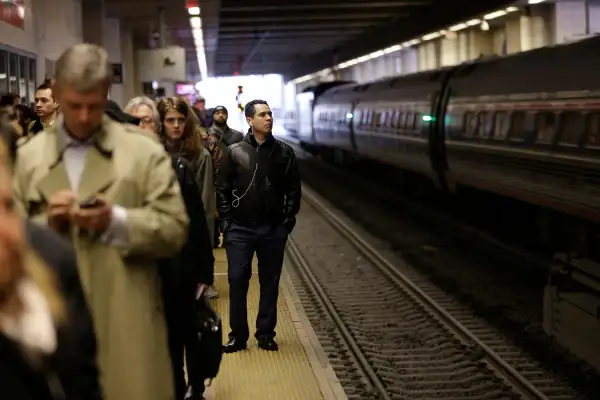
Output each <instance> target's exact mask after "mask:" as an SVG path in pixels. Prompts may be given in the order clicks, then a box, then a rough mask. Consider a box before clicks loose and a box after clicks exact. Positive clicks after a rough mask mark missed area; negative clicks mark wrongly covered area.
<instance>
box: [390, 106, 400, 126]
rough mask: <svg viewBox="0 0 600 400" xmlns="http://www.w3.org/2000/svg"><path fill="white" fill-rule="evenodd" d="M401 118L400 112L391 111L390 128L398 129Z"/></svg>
mask: <svg viewBox="0 0 600 400" xmlns="http://www.w3.org/2000/svg"><path fill="white" fill-rule="evenodd" d="M399 116H400V112H398V111H393V110H392V111H391V112H390V128H392V129H397V128H398V117H399Z"/></svg>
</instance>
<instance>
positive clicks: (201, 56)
mask: <svg viewBox="0 0 600 400" xmlns="http://www.w3.org/2000/svg"><path fill="white" fill-rule="evenodd" d="M198 13H200V10H198ZM190 25H191V27H192V36H193V38H194V46H195V47H196V57H198V69H199V70H200V76H201V79H202V80H204V79H206V78H207V76H208V67H207V65H206V51H205V50H204V34H203V33H202V19H201V18H200V17H192V18H190Z"/></svg>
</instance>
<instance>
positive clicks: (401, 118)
mask: <svg viewBox="0 0 600 400" xmlns="http://www.w3.org/2000/svg"><path fill="white" fill-rule="evenodd" d="M405 126H406V113H405V112H402V111H398V129H404V127H405Z"/></svg>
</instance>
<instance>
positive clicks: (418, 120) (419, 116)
mask: <svg viewBox="0 0 600 400" xmlns="http://www.w3.org/2000/svg"><path fill="white" fill-rule="evenodd" d="M422 121H423V113H420V112H417V113H415V122H414V125H413V129H414V130H415V134H419V133H420V130H421V122H422Z"/></svg>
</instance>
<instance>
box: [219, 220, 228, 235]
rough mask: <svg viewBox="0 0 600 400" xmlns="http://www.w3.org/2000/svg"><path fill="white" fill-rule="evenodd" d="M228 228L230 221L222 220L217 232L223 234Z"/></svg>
mask: <svg viewBox="0 0 600 400" xmlns="http://www.w3.org/2000/svg"><path fill="white" fill-rule="evenodd" d="M230 226H231V220H230V219H223V220H221V222H220V223H219V230H220V231H221V233H225V231H226V230H227V229H229V227H230Z"/></svg>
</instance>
